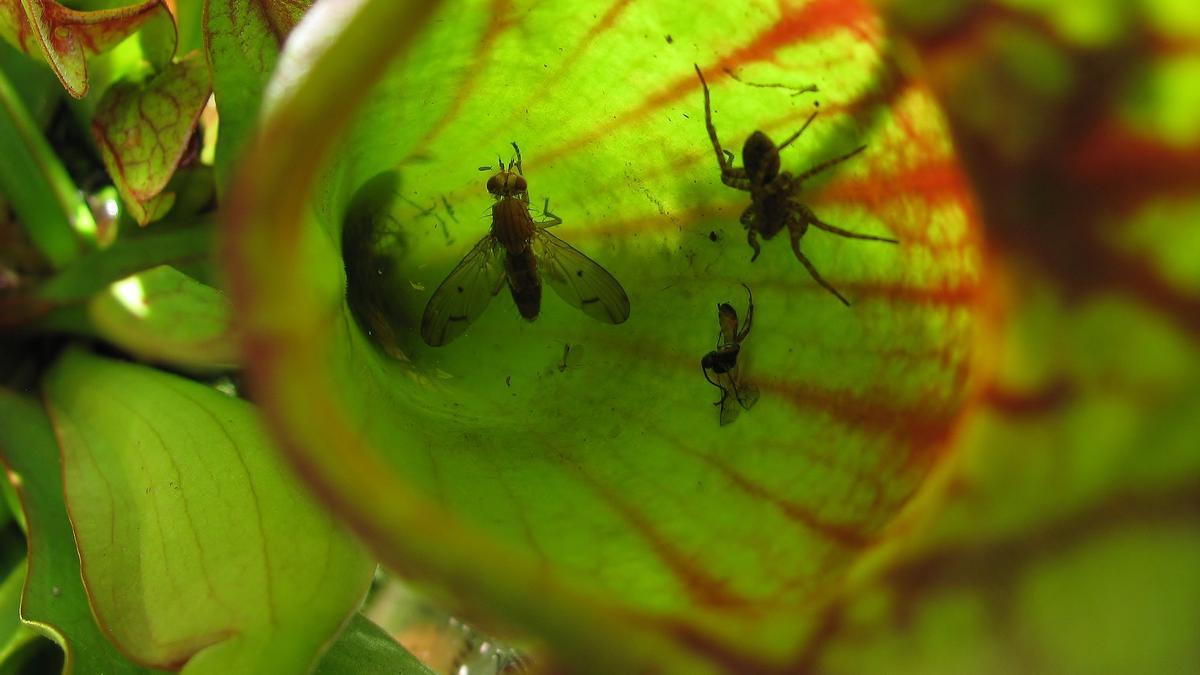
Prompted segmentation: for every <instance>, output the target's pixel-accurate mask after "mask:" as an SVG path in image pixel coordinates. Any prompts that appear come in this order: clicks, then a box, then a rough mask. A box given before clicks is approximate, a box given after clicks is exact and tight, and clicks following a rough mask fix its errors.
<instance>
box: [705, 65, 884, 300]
mask: <svg viewBox="0 0 1200 675" xmlns="http://www.w3.org/2000/svg"><path fill="white" fill-rule="evenodd" d="M695 68H696V75H698V76H699V77H700V86H701V87H703V88H704V122H705V125H706V126H707V127H708V137H709V138H710V139H712V145H713V150H714V151H715V152H716V153H717V164H718V165H720V167H721V182H722V183H724V184H726V185H728V186H729V187H731V188H735V189H737V190H742V191H743V192H749V193H750V206H748V207H746V210H745V211H743V212H742V217H741V223H742V227H744V228H746V241H747V242H748V243H749V244H750V248H752V249H754V255H753V256H751V257H750V261H751V262H753V261H754V260H755V259H757V258H758V254H759V252H760V247H759V244H758V236H759V235H762V238H763V239H767V240H770V239H771V238H772V237H774V236H775V235H776V234H778V233H779V232H780V230H782V229H784V228H785V227H786V228H787V229H788V232H789V234H790V235H791V239H792V252H793V253H795V254H796V258H797V259H798V260H799V261H800V264H801V265H804V268H805V269H807V270H808V273H809V274H810V275H812V278H813V280H814V281H816V282H817V283H818V284H820V285H821V286H822V287H823V288H824V289H825V290H827V291H829V292H830V293H832V294H833V295H834V296H835V297H837V299H838V300H841V301H842V304H844V305H847V306H849V305H850V302H849V301H848V300H846V298H844V297H843V296H842V294H841V293H838V292H837V289H835V288H834V287H833V286H832V285H830V284H829V282H828V281H825V279H824V277H822V276H821V274H820V273H819V272H817V268H815V267H813V264H812V263H811V262H809V260H808V258H806V257H805V256H804V253H802V252H801V251H800V239H801V238H802V237H803V236H804V234H805V233H806V232H807V231H808V227H809V226H810V225H811V226H813V227H816V228H818V229H821V230H825V231H826V232H830V233H832V234H836V235H839V236H842V237H847V238H849V239H866V240H869V241H884V242H888V243H890V244H896V243H899V242H897V241H896V240H895V239H890V238H888V237H876V236H872V235H869V234H859V233H857V232H850V231H849V230H843V229H842V228H840V227H836V226H834V225H830V224H829V223H826V222H824V221H822V220H821V219H820V218H818V217H817V216H816V214H814V213H813V212H812V209H809V208H808V207H807V206H805V205H804V204H802V203H800V202H799V201H798V200H797V196H798V194H799V193H800V190H801V188H803V186H804V181H806V180H808V179H809V178H812V177H813V176H816V175H817V174H819V173H822V172H823V171H826V170H827V169H830V168H832V167H834V166H836V165H838V164H841V163H842V162H844V161H846V160H848V159H850V158H851V157H853V156H855V155H857V154H858V153H860V152H862V151H863V150H866V148H867V146H865V145H860V146H858V147H857V148H855V149H853V150H851V151H850V152H847V153H845V154H843V155H839V156H837V157H834V158H833V159H828V160H825V161H824V162H821V163H820V164H817V165H816V166H813V167H811V168H810V169H808V170H807V171H805V172H804V173H801V174H800V175H798V176H793V175H792V174H790V173H788V172H787V171H780V160H779V153H780V151H781V150H783V149H784V148H786V147H787V146H789V145H791V144H792V142H793V141H795V140H796V139H797V138H799V137H800V134H802V133H804V130H805V129H807V128H808V125H809V124H812V121H813V119H814V118H815V117H816V116H817V111H816V110H814V111H813V113H812V114H811V115H809V116H808V119H807V120H805V122H804V126H802V127H800V130H799V131H797V132H796V133H794V134H792V135H791V136H789V137H788V138H787V140H785V141H784V142H783V143H781V144H780V145H778V146H776V145H775V143H774V142H773V141H772V140H771V139H770V138H768V137H767V135H766V134H764V133H763V132H761V131H755V132H754V133H753V134H750V138H747V139H746V143H745V144H744V145H743V146H742V165H743V166H742V168H735V167H734V166H733V153H732V152H730V151H728V150H725V149H724V148H722V147H721V142H720V141H719V140H717V129H716V127H714V126H713V121H712V105H711V103H710V101H709V93H708V83H707V82H705V81H704V74H703V73H701V72H700V66H698V65H697V66H695Z"/></svg>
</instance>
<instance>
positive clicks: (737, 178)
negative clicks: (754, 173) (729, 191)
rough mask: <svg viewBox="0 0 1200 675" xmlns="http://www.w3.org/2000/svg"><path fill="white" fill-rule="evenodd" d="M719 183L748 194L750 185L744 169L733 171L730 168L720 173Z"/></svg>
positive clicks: (733, 169)
mask: <svg viewBox="0 0 1200 675" xmlns="http://www.w3.org/2000/svg"><path fill="white" fill-rule="evenodd" d="M721 182H722V183H724V184H726V185H728V186H729V187H731V188H733V189H735V190H741V191H742V192H749V191H750V189H751V188H750V186H751V185H752V183H751V181H750V177H749V176H747V175H746V170H745V169H741V168H738V169H735V168H733V167H732V166H731V167H727V168H725V169H723V170H722V171H721Z"/></svg>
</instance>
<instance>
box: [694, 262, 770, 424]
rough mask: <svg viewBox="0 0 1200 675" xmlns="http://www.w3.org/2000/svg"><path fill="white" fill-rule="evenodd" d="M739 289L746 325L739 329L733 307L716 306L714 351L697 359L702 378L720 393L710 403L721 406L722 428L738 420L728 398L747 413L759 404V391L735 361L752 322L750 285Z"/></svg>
mask: <svg viewBox="0 0 1200 675" xmlns="http://www.w3.org/2000/svg"><path fill="white" fill-rule="evenodd" d="M742 288H745V289H746V295H747V296H748V298H749V300H748V302H747V306H746V322H745V323H744V324H742V325H741V327H740V328H739V327H738V315H737V310H736V309H734V308H733V305H731V304H729V303H727V302H722V303H721V304H719V305H717V325H718V326H720V332H719V333H718V334H717V348H716V349H714V350H713V351H711V352H709V353H707V354H705V355H704V358H702V359H700V370H701V371H703V373H704V379H706V380H708V383H709V384H711V385H712V386H714V387H716V388H717V389H720V390H721V400H719V401H716V402H715V403H713V405H716V406H720V407H721V426H725V425H726V424H729V423H730V422H732V421H734V420H735V419H737V417H738V406H737V405H733V403H732V402H731V401H730V398H731V397H732V398H733V400H735V401H737V403H738V405H740V406H741V407H742V408H745V409H746V410H749V409H750V408H753V407H754V404H755V403H758V388H757V387H755V386H754V385H753V384H750V383H749V382H747V381H746V380H745V379H744V378H743V377H742V368H741V366H742V364H741V362H739V361H738V357H739V356H740V355H741V353H742V341H743V340H745V339H746V337H747V336H749V335H750V325H751V323H752V322H753V321H754V295H753V294H752V293H751V292H750V287H749V286H747V285H745V284H742ZM710 372H711V373H712V374H713V375H715V376H716V381H713V378H711V377H709V375H708V374H709V373H710Z"/></svg>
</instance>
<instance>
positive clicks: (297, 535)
mask: <svg viewBox="0 0 1200 675" xmlns="http://www.w3.org/2000/svg"><path fill="white" fill-rule="evenodd" d="M45 395H46V400H47V404H48V409H49V411H50V415H51V419H52V420H53V423H54V427H55V432H56V435H57V437H58V440H59V444H60V446H61V448H62V453H63V464H64V470H63V476H64V480H63V482H64V485H65V492H66V499H67V504H68V505H69V508H70V512H71V518H72V524H73V526H74V532H75V540H76V541H77V542H78V546H79V550H80V558H81V559H82V561H83V578H84V581H85V583H86V584H87V587H88V589H89V593H90V597H91V600H92V607H93V610H94V612H95V615H96V617H97V619H98V621H99V622H100V624H101V625H102V626H103V628H104V630H105V632H106V633H107V634H108V635H109V636H110V637H111V639H112V640H113V641H114V643H116V644H117V645H118V646H119V648H120V649H121V650H122V651H124V652H126V653H128V654H130V656H131V657H132V658H133V659H134V660H136V661H138V662H140V663H145V664H151V665H156V666H159V667H170V668H177V667H179V666H181V665H183V664H185V663H186V666H184V669H183V672H185V673H231V672H255V673H296V672H304V671H306V670H308V669H309V668H310V667H311V666H312V664H314V663H315V661H316V657H317V655H318V653H319V652H320V651H321V649H322V648H323V645H324V644H325V643H326V642H328V641H329V640H330V639H331V638H332V637H333V635H334V634H335V633H336V632H337V631H338V629H339V628H340V626H341V624H342V622H343V621H344V620H345V619H346V617H348V616H349V615H350V614H351V613H352V612H353V611H354V609H355V608H356V606H357V604H358V603H359V602H360V601H361V598H362V594H363V593H364V592H365V589H366V585H367V583H368V582H369V580H370V576H371V571H372V568H373V564H372V563H371V561H370V560H369V559H368V558H366V557H365V556H364V555H363V554H362V552H361V550H360V549H359V547H358V545H357V544H356V543H355V542H353V540H351V539H350V538H349V537H348V536H347V535H346V534H345V533H344V532H343V531H342V530H341V528H340V527H339V526H338V525H336V524H335V523H334V522H332V521H331V520H330V518H329V517H328V516H327V515H325V513H324V512H322V511H320V510H319V509H317V508H316V506H315V505H314V504H312V502H311V501H310V500H309V498H308V497H307V495H305V494H304V493H303V492H301V491H300V490H299V488H298V486H297V485H296V484H295V483H294V482H293V480H292V478H291V475H290V474H289V473H288V472H287V471H285V470H284V469H283V468H282V467H281V466H279V463H278V460H277V459H275V457H274V455H273V453H272V452H271V451H270V449H269V447H268V446H267V443H266V440H265V438H264V437H263V435H262V432H261V430H260V428H259V425H258V421H257V417H256V415H255V413H254V411H253V409H252V408H251V407H250V406H249V404H247V403H245V402H244V401H240V400H237V399H234V398H231V397H228V396H226V395H224V394H221V393H219V392H217V391H216V390H214V389H210V388H207V387H205V386H202V385H200V384H196V383H194V382H191V381H189V380H185V379H183V378H180V377H177V376H174V375H170V374H167V373H164V372H162V371H158V370H154V369H150V368H145V367H141V366H136V365H130V364H126V363H121V362H117V361H111V360H106V359H102V358H98V357H94V356H90V355H87V354H84V353H82V352H79V351H72V352H69V353H67V354H66V355H65V356H64V357H63V358H62V359H61V361H60V362H59V363H58V364H57V365H56V366H55V367H54V368H53V369H52V370H51V371H50V373H49V374H48V376H47V379H46V382H45Z"/></svg>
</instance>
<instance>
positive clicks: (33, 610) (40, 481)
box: [0, 389, 150, 675]
mask: <svg viewBox="0 0 1200 675" xmlns="http://www.w3.org/2000/svg"><path fill="white" fill-rule="evenodd" d="M0 452H2V453H3V458H4V463H5V466H6V467H7V468H8V470H9V472H10V476H15V482H16V484H17V486H18V487H17V490H18V492H19V494H20V496H21V505H22V508H23V509H24V511H25V517H26V519H27V521H28V534H27V536H28V538H29V557H28V559H29V579H28V581H27V583H26V585H25V592H24V596H23V599H22V602H21V617H22V618H23V619H24V620H25V621H27V622H29V624H30V625H32V626H33V627H34V628H36V629H37V630H38V631H39V632H41V633H42V634H44V635H46V636H47V637H49V638H51V639H53V640H54V641H55V642H57V643H58V644H59V645H60V646H61V647H62V648H63V651H64V653H65V655H66V656H65V663H64V666H63V671H62V672H63V673H64V675H69V674H70V673H112V674H114V675H117V674H121V673H145V672H150V671H147V670H145V669H143V668H140V667H137V666H135V665H134V664H132V663H131V662H129V661H128V660H127V659H125V657H123V656H121V654H120V653H119V652H118V651H117V650H116V648H114V647H113V646H112V645H111V644H110V643H109V642H108V640H107V639H105V637H104V636H103V635H102V634H101V632H100V629H99V628H97V626H96V623H95V621H94V620H93V619H92V613H91V610H90V609H89V608H88V600H87V595H86V592H85V591H84V587H83V582H82V580H81V578H80V573H79V555H78V554H77V553H76V550H75V539H74V535H73V534H72V532H71V523H70V521H69V520H68V518H67V507H66V500H65V498H64V497H63V488H62V470H61V463H60V460H59V454H58V446H57V444H56V443H55V441H54V433H53V429H52V428H51V427H50V420H49V418H47V417H46V413H45V411H44V410H43V409H42V407H41V405H40V404H39V403H37V402H36V401H34V400H31V399H27V398H24V397H21V396H19V395H18V394H15V393H13V392H10V391H8V390H5V389H0Z"/></svg>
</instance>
